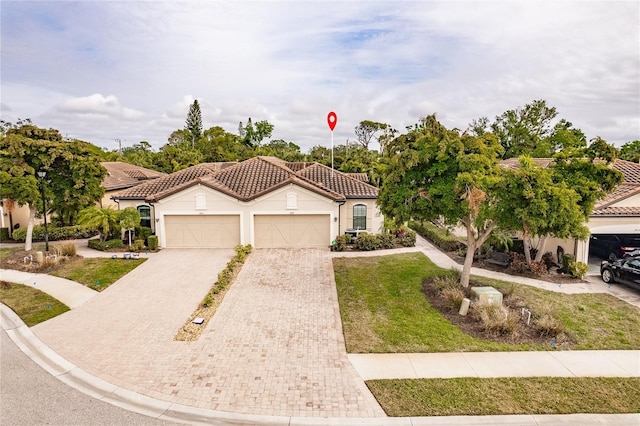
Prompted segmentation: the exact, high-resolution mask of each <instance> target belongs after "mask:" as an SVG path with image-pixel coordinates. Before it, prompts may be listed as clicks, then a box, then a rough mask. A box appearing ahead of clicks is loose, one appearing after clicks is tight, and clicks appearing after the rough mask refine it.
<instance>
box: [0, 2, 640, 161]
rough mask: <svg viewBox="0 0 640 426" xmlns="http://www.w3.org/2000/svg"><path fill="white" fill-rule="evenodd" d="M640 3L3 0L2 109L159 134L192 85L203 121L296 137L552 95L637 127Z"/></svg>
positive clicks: (83, 125)
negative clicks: (334, 119) (258, 124)
mask: <svg viewBox="0 0 640 426" xmlns="http://www.w3.org/2000/svg"><path fill="white" fill-rule="evenodd" d="M639 16H640V4H638V3H637V2H633V1H628V2H626V1H622V2H604V1H602V2H600V1H559V2H545V1H543V2H524V1H522V2H520V1H511V2H505V1H496V2H493V1H481V2H463V1H455V2H393V3H391V2H378V1H356V2H319V1H313V2H295V1H269V2H243V1H240V2H201V1H185V2H79V3H71V2H69V3H67V2H44V3H42V2H38V3H30V2H4V3H3V13H2V17H1V19H2V22H1V23H2V40H3V42H2V52H1V55H2V58H1V59H2V74H3V75H2V82H1V84H2V103H3V105H4V106H3V108H2V111H1V114H2V117H3V119H9V120H15V119H16V118H17V117H20V118H26V117H31V118H32V119H33V120H34V122H35V123H36V124H38V125H42V126H45V127H50V126H51V127H56V128H59V129H60V131H61V132H63V133H69V134H71V135H73V136H74V137H80V138H82V139H85V140H90V141H92V142H94V143H96V144H99V145H103V146H106V147H109V148H113V139H114V138H122V139H127V141H129V142H130V143H135V142H138V141H139V140H147V141H149V142H151V143H152V144H153V146H154V147H155V148H159V147H160V146H161V145H162V144H164V143H165V142H166V140H167V137H168V136H169V135H170V133H171V132H172V131H173V130H175V129H180V128H183V127H184V120H185V118H186V114H187V111H188V107H189V105H190V104H191V102H193V99H198V100H199V102H200V104H201V109H202V114H203V125H204V126H205V128H208V127H212V126H215V125H219V126H221V127H223V128H224V129H225V130H227V131H230V132H236V131H237V127H238V122H239V121H243V122H246V119H247V118H248V117H251V118H252V119H253V120H254V121H255V120H265V119H266V120H269V121H271V122H272V123H273V124H274V125H275V130H274V133H273V137H274V138H281V139H285V140H288V141H293V142H295V143H296V144H298V145H300V146H301V147H302V148H303V150H307V149H309V148H310V147H311V146H314V145H317V144H325V145H328V144H329V143H330V136H331V135H330V132H329V129H328V127H327V125H326V115H327V113H328V112H329V111H331V110H334V111H335V112H336V113H337V114H338V125H337V127H336V129H335V132H334V139H335V141H341V142H342V141H345V140H346V139H347V138H351V139H353V138H354V133H353V129H354V127H355V126H356V125H357V124H358V122H360V121H361V120H365V119H369V120H376V121H382V122H386V123H389V124H391V125H392V126H393V127H395V128H396V129H398V130H400V131H404V129H405V126H409V125H411V124H413V123H415V122H416V121H417V120H418V118H419V117H420V116H424V115H427V114H431V113H434V112H436V113H437V114H438V117H439V118H440V119H441V120H442V122H443V123H444V124H445V125H447V126H448V127H458V128H464V127H466V125H467V124H468V123H469V122H470V121H471V120H472V119H474V118H478V117H480V116H487V117H489V118H490V119H493V118H494V117H495V116H496V115H499V114H501V113H502V112H504V111H505V110H507V109H513V108H517V107H519V106H523V105H524V104H526V103H528V102H531V101H533V100H535V99H546V100H547V102H548V104H550V105H553V106H556V107H557V109H558V111H559V113H560V116H561V117H562V118H566V119H568V120H569V121H571V122H573V123H574V125H576V126H577V127H579V128H581V129H582V130H583V131H584V132H585V133H586V134H587V136H588V137H594V136H595V135H600V136H602V137H603V138H605V139H607V140H609V141H611V142H617V143H618V144H620V143H623V142H625V141H628V140H633V139H640V123H639V121H638V120H639V119H638V117H640V81H639V80H640V79H639V78H638V76H639V75H640V18H639Z"/></svg>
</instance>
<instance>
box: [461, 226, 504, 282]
mask: <svg viewBox="0 0 640 426" xmlns="http://www.w3.org/2000/svg"><path fill="white" fill-rule="evenodd" d="M463 225H464V226H465V228H467V255H466V256H465V258H464V264H463V265H462V273H461V274H460V285H461V286H462V287H464V288H467V287H469V280H470V278H471V267H472V266H473V257H474V255H475V253H476V248H478V247H480V246H481V245H482V244H484V242H485V241H487V238H489V235H491V232H493V230H494V229H495V227H496V224H495V223H492V224H490V225H489V226H488V227H487V228H485V230H484V231H483V233H482V235H479V236H478V238H476V233H475V229H474V227H473V218H472V217H471V215H468V216H467V218H466V219H465V221H463Z"/></svg>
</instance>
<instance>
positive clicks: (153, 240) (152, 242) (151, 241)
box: [147, 235, 158, 250]
mask: <svg viewBox="0 0 640 426" xmlns="http://www.w3.org/2000/svg"><path fill="white" fill-rule="evenodd" d="M147 245H148V246H149V250H155V249H157V248H158V236H157V235H149V238H147Z"/></svg>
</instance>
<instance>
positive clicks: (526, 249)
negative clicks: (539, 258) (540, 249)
mask: <svg viewBox="0 0 640 426" xmlns="http://www.w3.org/2000/svg"><path fill="white" fill-rule="evenodd" d="M522 243H523V245H524V258H525V260H526V261H527V266H528V267H529V269H531V244H529V238H527V237H525V238H523V239H522Z"/></svg>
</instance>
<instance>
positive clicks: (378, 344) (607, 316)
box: [333, 253, 640, 353]
mask: <svg viewBox="0 0 640 426" xmlns="http://www.w3.org/2000/svg"><path fill="white" fill-rule="evenodd" d="M333 262H334V270H335V276H336V285H337V290H338V299H339V302H340V314H341V317H342V324H343V329H344V335H345V340H346V346H347V351H348V352H350V353H390V352H398V353H403V352H465V351H471V352H475V351H518V350H548V349H549V345H544V346H543V345H534V344H527V345H515V344H505V343H497V342H489V341H484V340H480V339H476V338H473V337H471V336H469V335H467V334H465V333H463V332H462V331H461V330H460V329H459V328H458V327H456V326H454V325H453V324H451V323H450V322H449V321H448V320H447V319H446V318H445V317H444V316H443V315H442V314H441V313H440V312H439V311H437V310H436V309H434V308H432V307H431V305H430V304H429V303H428V301H427V300H426V298H425V296H424V295H423V293H422V291H421V288H422V281H423V280H424V279H425V278H430V277H435V276H441V275H446V274H450V273H451V272H450V271H447V270H444V269H442V268H439V267H437V266H435V265H434V264H433V263H432V262H431V261H430V260H429V259H428V258H427V257H426V256H425V255H424V254H422V253H405V254H398V255H391V256H380V257H366V258H365V257H362V258H335V259H334V261H333ZM473 279H474V280H475V281H482V282H483V283H485V284H489V285H493V286H495V287H496V288H498V289H500V288H505V287H507V286H511V285H513V284H511V283H506V282H500V281H495V280H489V279H480V278H476V277H474V278H473ZM567 285H568V284H567ZM514 297H519V298H521V299H522V300H523V301H524V303H525V306H528V307H530V308H531V309H532V311H533V312H534V313H536V312H538V311H545V312H547V311H548V312H552V313H553V315H554V317H556V318H557V319H558V320H560V321H561V322H562V323H563V324H564V325H565V331H566V333H568V334H569V335H570V337H571V339H572V343H571V344H570V345H569V346H568V347H566V346H565V347H564V349H639V348H640V310H639V309H638V308H635V307H633V306H631V305H629V304H627V303H625V302H623V301H620V300H618V299H616V298H615V297H613V296H611V295H608V294H576V295H567V294H560V293H554V292H550V291H545V290H540V289H537V288H533V287H528V286H524V285H520V286H518V287H517V289H516V291H515V292H514Z"/></svg>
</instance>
